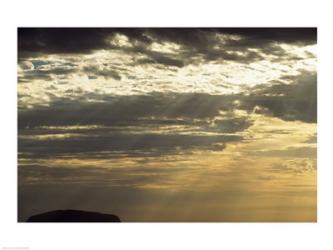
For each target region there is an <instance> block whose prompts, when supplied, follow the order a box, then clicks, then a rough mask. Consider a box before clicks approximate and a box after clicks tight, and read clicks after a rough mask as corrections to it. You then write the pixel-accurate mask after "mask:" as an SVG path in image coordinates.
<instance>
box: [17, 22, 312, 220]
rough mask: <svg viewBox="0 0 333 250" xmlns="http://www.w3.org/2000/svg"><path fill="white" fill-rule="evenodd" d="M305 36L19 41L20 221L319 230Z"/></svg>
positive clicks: (110, 35)
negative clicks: (106, 217) (91, 214)
mask: <svg viewBox="0 0 333 250" xmlns="http://www.w3.org/2000/svg"><path fill="white" fill-rule="evenodd" d="M316 44H317V30H316V29H315V28H19V29H18V221H25V220H26V219H27V218H28V217H29V216H31V215H33V214H36V213H41V212H46V211H49V210H56V209H69V208H71V209H80V210H88V211H97V212H103V213H111V214H116V215H118V216H119V217H120V219H121V220H122V221H125V222H136V221H137V222H140V221H144V222H158V221H166V222H180V221H184V222H196V221H197V222H200V221H207V222H283V221H316V220H317V177H316V176H317V174H316V173H317V163H316V152H317V132H316V131H317V73H316V64H317V54H316V53H317V52H316V51H317V45H316Z"/></svg>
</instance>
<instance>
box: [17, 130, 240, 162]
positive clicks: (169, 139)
mask: <svg viewBox="0 0 333 250" xmlns="http://www.w3.org/2000/svg"><path fill="white" fill-rule="evenodd" d="M241 139H242V137H241V136H237V135H213V136H198V135H170V134H168V135H157V134H149V132H147V134H143V135H136V134H128V135H125V134H118V133H114V134H113V135H107V136H95V135H89V132H87V133H86V135H85V136H83V137H73V138H71V137H70V138H65V139H57V140H39V141H37V140H34V139H19V144H18V145H19V146H18V151H19V152H20V153H29V154H30V155H31V156H35V157H49V156H61V155H64V154H65V155H66V154H67V155H73V154H76V153H91V152H100V151H105V152H109V154H110V155H112V153H115V154H117V153H119V152H128V153H130V152H132V151H134V152H135V151H141V152H142V153H143V155H144V154H145V153H149V152H153V153H156V152H158V153H159V154H168V153H171V152H175V151H177V150H195V149H200V150H223V149H224V147H225V146H224V143H226V142H232V141H240V140H241ZM106 157H107V158H108V155H106Z"/></svg>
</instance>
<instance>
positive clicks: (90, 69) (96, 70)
mask: <svg viewBox="0 0 333 250" xmlns="http://www.w3.org/2000/svg"><path fill="white" fill-rule="evenodd" d="M83 72H84V73H86V74H87V75H88V77H89V79H96V78H97V77H99V76H103V77H104V78H105V79H109V78H112V79H115V80H121V76H120V75H119V74H118V72H117V71H116V70H113V69H108V68H101V67H99V66H85V67H84V68H83Z"/></svg>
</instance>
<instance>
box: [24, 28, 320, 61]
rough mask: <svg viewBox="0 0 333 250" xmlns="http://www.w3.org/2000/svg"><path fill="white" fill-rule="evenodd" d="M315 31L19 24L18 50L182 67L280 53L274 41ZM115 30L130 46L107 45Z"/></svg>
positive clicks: (308, 39)
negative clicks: (164, 49)
mask: <svg viewBox="0 0 333 250" xmlns="http://www.w3.org/2000/svg"><path fill="white" fill-rule="evenodd" d="M316 32H317V31H316V29H315V28H251V29H250V28H220V29H219V28H19V30H18V51H19V59H21V58H24V57H27V56H33V55H37V54H53V53H72V54H77V53H91V52H92V51H94V50H99V49H119V50H124V51H126V52H127V53H129V51H131V52H132V53H134V52H136V53H141V54H144V55H146V56H147V57H148V59H142V60H139V61H138V63H148V62H151V63H160V64H164V65H169V66H176V67H182V66H184V65H186V64H188V63H192V61H191V60H190V59H191V58H192V57H193V58H197V57H198V56H199V57H202V58H203V59H204V60H233V61H239V62H242V63H246V62H249V61H253V60H260V59H262V58H263V54H273V55H276V56H285V54H286V52H285V51H284V50H282V49H281V48H279V47H278V46H276V44H277V43H289V44H298V45H308V44H314V43H316ZM115 34H123V35H125V36H126V37H127V38H128V39H129V42H130V43H131V44H132V46H133V48H131V49H130V50H129V49H128V48H126V49H125V48H121V47H117V46H115V45H112V44H111V43H110V39H112V37H114V36H115ZM219 34H222V35H223V34H224V35H226V34H227V35H237V36H239V39H233V38H225V39H224V44H223V45H222V47H221V44H220V42H221V41H220V40H219V38H218V35H219ZM153 42H158V43H161V44H163V43H165V42H172V43H175V44H178V45H180V46H181V51H180V53H178V55H177V56H175V55H172V56H170V55H168V54H167V53H158V52H154V51H151V50H149V49H147V47H149V46H150V45H151V44H152V43H153ZM216 45H218V48H216ZM249 49H257V50H258V51H256V52H254V51H251V50H249ZM196 60H197V59H196Z"/></svg>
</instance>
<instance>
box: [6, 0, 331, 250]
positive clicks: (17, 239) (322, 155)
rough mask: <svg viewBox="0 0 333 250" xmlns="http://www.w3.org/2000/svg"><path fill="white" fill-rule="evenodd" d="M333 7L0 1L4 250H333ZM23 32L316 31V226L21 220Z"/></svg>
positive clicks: (172, 0) (264, 2)
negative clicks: (19, 50)
mask: <svg viewBox="0 0 333 250" xmlns="http://www.w3.org/2000/svg"><path fill="white" fill-rule="evenodd" d="M332 9H333V8H332V4H331V1H306V0H302V1H300V0H293V1H290V0H288V1H287V0H279V1H269V0H260V1H249V0H248V1H246V0H245V1H239V0H237V1H236V0H233V1H228V2H223V1H217V0H216V1H213V0H205V1H186V0H184V1H180V0H178V1H176V0H169V1H163V2H162V1H157V0H155V1H153V0H152V1H147V0H144V1H142V0H141V1H128V0H126V1H124V0H121V1H117V2H111V1H98V0H94V1H83V0H82V1H74V0H73V1H69V0H57V1H45V0H44V1H41V0H39V1H21V2H20V1H10V2H9V1H6V2H5V1H1V3H0V12H1V13H0V19H1V22H0V24H1V30H0V34H1V36H0V42H1V44H0V55H1V59H0V63H1V65H0V66H1V67H0V68H1V78H0V79H1V80H0V86H1V98H0V101H1V105H0V107H1V122H0V124H1V129H0V135H1V137H0V139H1V151H0V152H1V158H2V159H1V166H0V197H1V202H0V249H1V247H13V246H19V247H29V248H30V249H31V250H45V249H50V250H53V249H54V250H58V249H65V250H66V249H154V250H155V249H168V250H170V249H222V248H225V249H256V250H260V249H265V250H266V249H270V250H274V249H277V250H281V249H302V250H303V249H311V250H313V249H333V248H332V246H333V243H332V241H331V239H330V237H331V235H332V231H333V230H330V229H332V222H333V219H332V218H333V217H332V214H333V205H332V198H331V197H332V194H331V191H332V190H333V188H332V182H333V181H332V168H333V164H332V158H331V155H332V153H331V152H332V145H331V144H332V141H333V140H332V139H333V138H332V128H333V124H332V110H331V107H333V105H332V97H331V96H332V93H333V91H332V90H333V89H332V84H333V83H332V82H331V81H332V80H331V75H330V73H331V71H332V70H331V68H332V57H331V54H330V52H331V51H332V49H331V47H332V44H333V41H332V40H333V39H332V32H331V29H330V28H331V27H330V26H329V23H332V20H330V18H329V16H330V15H332ZM330 21H331V22H330ZM18 26H25V27H27V26H45V27H48V26H93V27H98V26H107V27H109V26H110V27H112V26H113V27H120V26H127V27H131V26H136V27H139V26H143V27H144V26H149V27H152V26H154V27H163V26H205V27H209V26H216V27H219V26H220V27H262V26H265V27H279V26H300V27H306V26H311V27H318V28H319V39H318V41H319V43H318V47H319V57H318V61H319V63H318V66H319V67H318V80H319V81H318V82H319V88H318V90H319V98H318V106H319V124H318V131H319V146H318V148H319V155H318V200H319V203H318V223H294V224H293V223H252V224H251V223H250V224H245V223H210V224H209V223H208V224H207V223H201V224H200V223H175V224H169V223H165V224H159V223H153V224H150V223H142V224H135V223H132V224H130V223H127V224H89V225H87V224H62V225H59V224H57V225H55V224H44V225H40V224H37V225H36V224H35V225H31V224H24V223H16V220H17V218H16V215H17V208H16V197H17V188H16V184H17V183H16V152H17V145H16V123H17V117H16V114H17V113H16V112H17V111H16V63H17V61H16V57H17V54H16V46H17V45H16V28H17V27H18Z"/></svg>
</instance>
